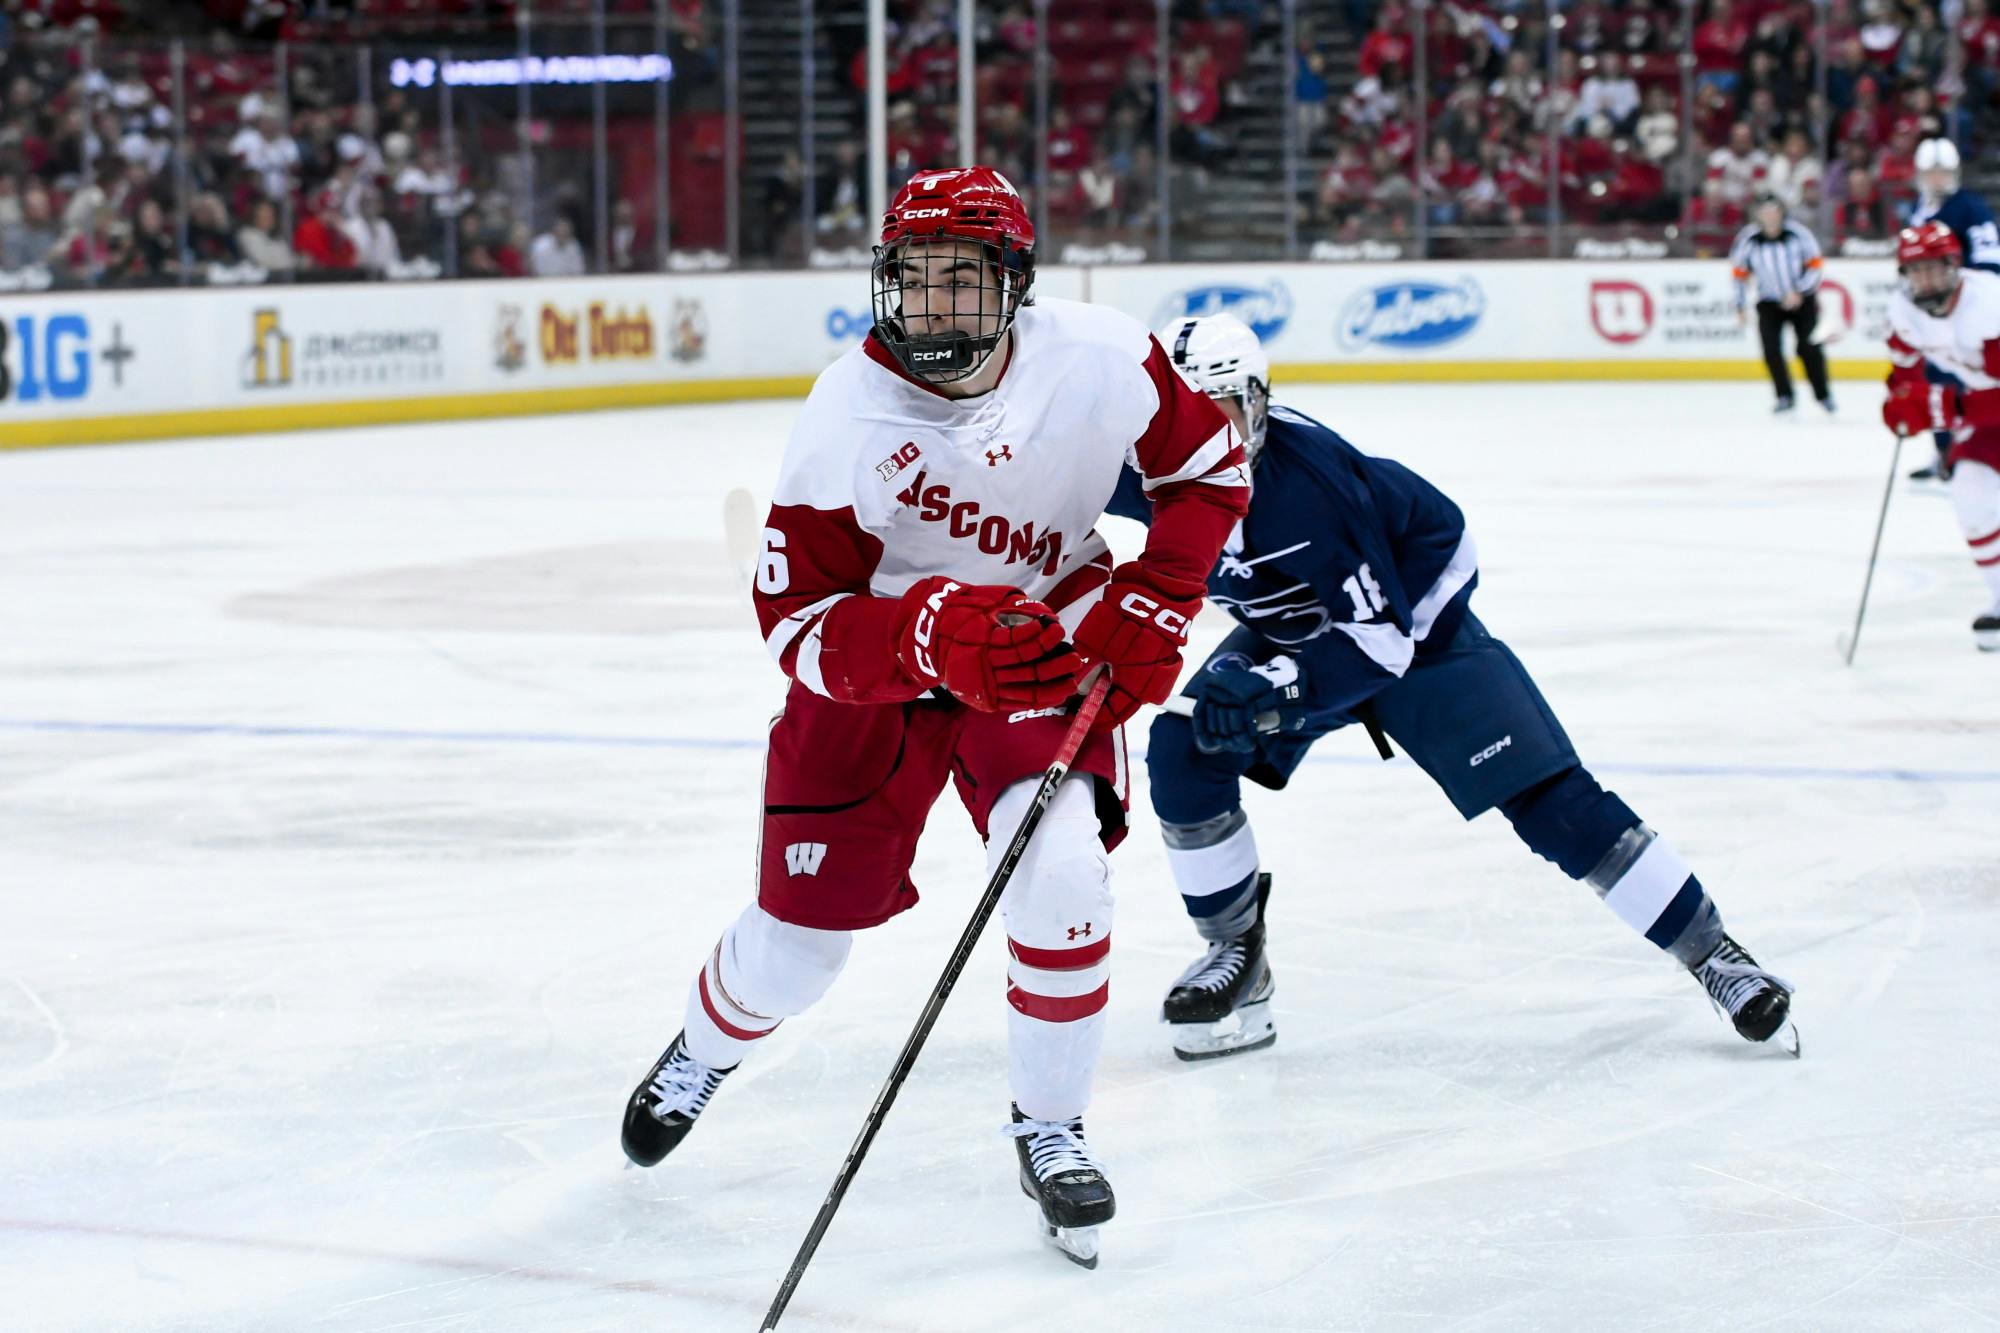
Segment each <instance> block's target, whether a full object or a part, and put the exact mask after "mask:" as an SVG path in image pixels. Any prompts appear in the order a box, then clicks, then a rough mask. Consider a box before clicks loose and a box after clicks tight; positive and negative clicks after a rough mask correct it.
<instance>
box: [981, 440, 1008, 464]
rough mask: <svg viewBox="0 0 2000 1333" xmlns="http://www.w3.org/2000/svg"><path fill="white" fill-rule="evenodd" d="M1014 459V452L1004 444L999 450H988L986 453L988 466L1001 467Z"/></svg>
mask: <svg viewBox="0 0 2000 1333" xmlns="http://www.w3.org/2000/svg"><path fill="white" fill-rule="evenodd" d="M1013 457H1014V451H1013V450H1012V449H1010V448H1008V447H1007V446H1006V445H1004V444H1003V445H1001V446H1000V447H999V448H998V449H988V450H987V451H986V466H988V467H999V466H1000V465H1001V464H1002V463H1005V462H1008V461H1010V460H1012V458H1013Z"/></svg>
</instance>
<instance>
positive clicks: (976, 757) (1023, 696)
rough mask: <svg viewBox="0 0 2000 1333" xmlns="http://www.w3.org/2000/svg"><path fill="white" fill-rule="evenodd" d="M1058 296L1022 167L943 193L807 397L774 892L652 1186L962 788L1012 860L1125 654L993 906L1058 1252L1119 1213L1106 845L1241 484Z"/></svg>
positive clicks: (659, 1113) (752, 916)
mask: <svg viewBox="0 0 2000 1333" xmlns="http://www.w3.org/2000/svg"><path fill="white" fill-rule="evenodd" d="M1033 283H1034V228H1033V226H1032V224H1031V223H1030V221H1029V219H1028V214H1027V211H1026V209H1025V208H1024V207H1023V206H1022V203H1021V200H1020V197H1019V196H1018V195H1017V194H1016V193H1015V191H1014V189H1013V187H1012V186H1011V185H1010V184H1008V182H1007V181H1006V179H1005V178H1004V177H1002V176H1001V175H1000V174H999V173H998V172H995V171H992V170H989V169H987V168H983V167H971V168H964V169H959V170H952V171H937V172H925V173H920V174H919V175H917V176H916V177H914V178H913V179H912V180H911V182H910V183H909V184H908V185H907V186H905V187H904V188H903V190H902V191H901V192H899V194H898V195H897V197H896V199H895V202H894V203H893V205H892V206H891V208H890V211H889V214H888V216H887V217H886V218H885V219H884V223H883V229H882V238H881V245H880V246H879V247H878V249H877V251H876V261H875V267H874V273H873V284H874V313H875V324H874V327H873V329H872V331H871V332H870V333H869V335H868V337H867V338H866V340H865V341H864V342H863V344H862V345H861V346H860V347H858V348H856V349H855V350H854V351H852V352H849V353H848V354H847V355H846V356H843V357H842V358H841V359H840V360H838V361H836V362H835V363H834V364H833V365H832V366H830V367H829V368H828V369H827V370H826V371H825V373H823V374H822V375H821V376H820V377H819V380H818V382H817V383H815V385H814V386H813V390H812V394H811V396H810V397H809V398H808V399H807V400H806V405H805V409H804V411H803V412H802V413H801V414H800V418H799V423H798V426H797V427H796V429H795V430H794V431H793V434H792V438H791V442H790V444H789V445H788V447H787V449H786V452H785V459H784V463H783V465H782V471H781V473H780V476H779V479H778V483H777V487H776V494H775V497H774V500H773V503H772V506H771V511H770V515H769V517H768V518H767V519H766V524H765V528H764V533H763V550H762V553H761V556H760V559H759V566H758V572H757V578H756V586H755V594H754V600H755V603H756V608H757V615H758V620H759V623H760V625H761V626H762V629H763V632H764V638H765V643H766V645H767V646H768V648H769V649H770V652H771V655H772V656H773V657H774V658H775V659H776V660H777V662H778V665H779V666H780V667H781V668H782V669H783V670H784V672H785V673H786V674H787V675H788V676H790V677H791V679H792V685H791V689H790V692H789V694H788V695H787V697H786V700H785V706H784V711H783V712H782V713H781V714H780V715H779V717H778V718H777V720H776V722H775V723H774V724H773V726H772V730H771V738H770V751H769V758H768V762H767V766H766V772H765V778H764V792H763V801H764V806H763V830H762V847H761V850H760V852H759V865H758V889H757V898H756V901H755V902H753V903H751V904H750V906H749V907H747V908H746V909H745V910H744V912H743V914H742V915H741V916H740V917H738V918H737V920H736V922H735V924H733V925H731V926H730V927H729V929H728V930H726V931H725V932H724V933H723V936H722V938H721V940H720V941H719V942H718V943H717V944H716V945H715V946H714V948H713V950H712V951H711V952H710V953H709V955H708V958H707V961H706V962H705V963H704V964H703V965H702V966H701V967H700V968H699V970H698V971H697V973H696V975H695V977H694V979H693V982H692V983H691V985H690V986H689V989H688V996H687V1003H686V1011H685V1019H684V1021H683V1025H682V1031H681V1033H680V1034H679V1035H678V1036H676V1037H675V1038H674V1039H673V1042H672V1043H671V1044H670V1045H669V1046H668V1048H667V1050H666V1053H665V1054H664V1055H662V1056H661V1057H660V1059H659V1060H658V1061H657V1062H656V1063H655V1064H654V1066H653V1068H652V1069H651V1070H650V1071H649V1072H648V1073H647V1075H646V1077H645V1079H644V1080H643V1081H641V1083H640V1085H639V1087H638V1088H637V1089H636V1090H635V1091H634V1092H633V1094H632V1096H631V1098H630V1100H629V1101H628V1103H627V1107H626V1114H625V1120H624V1128H623V1144H624V1148H625V1152H626V1154H627V1155H628V1156H629V1157H630V1158H631V1159H632V1160H633V1161H634V1162H636V1163H638V1164H639V1165H641V1166H651V1165H653V1164H654V1163H656V1162H658V1161H659V1160H660V1159H661V1158H662V1157H664V1156H665V1155H666V1154H667V1153H668V1152H670V1151H672V1150H673V1149H674V1147H675V1146H676V1145H677V1144H679V1143H680V1141H681V1140H682V1139H683V1138H684V1137H685V1136H686V1134H687V1133H688V1131H689V1129H690V1128H691V1127H692V1126H693V1124H694V1121H695V1119H696V1117H697V1116H699V1115H701V1114H702V1112H703V1110H704V1108H706V1107H707V1105H708V1103H709V1099H710V1098H711V1097H712V1096H713V1095H714V1094H715V1092H716V1089H717V1088H718V1087H719V1086H720V1084H721V1082H722V1080H723V1078H724V1076H725V1075H727V1074H728V1073H729V1071H730V1070H732V1069H734V1068H735V1067H736V1065H737V1063H738V1062H739V1061H741V1060H742V1059H743V1058H744V1057H745V1056H747V1055H749V1054H750V1053H751V1052H752V1051H754V1050H755V1049H756V1047H757V1044H758V1043H759V1042H760V1041H761V1040H762V1039H763V1038H764V1037H766V1036H768V1035H769V1034H770V1032H771V1031H772V1030H773V1029H774V1028H776V1027H777V1026H778V1024H779V1023H781V1022H782V1021H783V1020H785V1019H786V1018H789V1017H792V1016H794V1015H797V1014H800V1013H803V1012H804V1011H805V1010H806V1009H807V1008H808V1007H810V1006H811V1005H812V1004H813V1003H814V1002H815V1001H816V1000H818V999H819V997H820V996H821V995H822V994H823V993H824V992H825V991H826V989H827V987H828V986H829V985H831V984H832V982H833V979H834V977H835V976H836V975H837V974H838V973H839V972H840V970H841V967H842V965H843V964H844V963H845V962H846V960H847V956H848V948H849V944H850V941H851V938H852V933H853V932H854V931H856V930H862V929H866V928H868V927H870V926H875V925H879V924H881V923H882V922H884V921H887V920H888V919H889V918H890V917H892V916H894V915H896V914H897V913H898V912H902V911H904V910H906V909H907V908H909V907H911V906H913V905H914V904H915V903H916V901H917V890H916V886H915V885H914V884H913V883H912V882H911V880H910V865H911V861H912V858H913V857H914V856H915V854H916V846H917V837H918V835H919V834H920V833H921V832H922V830H923V827H924V821H925V817H926V816H927V814H928V813H929V811H930V808H931V806H932V804H933V802H935V801H936V799H937V797H938V795H939V793H940V792H941V791H942V789H943V787H944V785H945V784H946V782H951V783H953V784H954V785H955V787H956V788H957V791H958V795H959V799H960V800H961V801H962V802H963V803H964V805H965V807H966V810H967V812H968V813H969V814H970V815H971V816H972V821H973V824H974V826H975V827H976V828H977V829H978V831H979V832H980V834H981V835H982V836H983V837H987V838H988V857H989V860H991V859H993V858H997V857H998V856H999V855H1000V854H1001V853H1002V852H1003V851H1004V850H1005V847H1006V844H1007V841H1008V836H1007V835H1008V834H1009V833H1010V832H1011V831H1012V830H1013V829H1014V828H1015V827H1016V826H1018V824H1019V823H1020V821H1021V819H1022V816H1023V815H1024V814H1025V812H1026V810H1027V806H1028V802H1029V800H1030V798H1031V797H1032V796H1033V794H1034V791H1035V788H1036V786H1037V785H1038V780H1039V779H1040V777H1041V775H1042V773H1043V771H1044V770H1045V769H1046V768H1047V766H1048V764H1049V761H1050V758H1051V757H1052V756H1053V754H1054V753H1055V751H1056V749H1057V746H1058V744H1059V743H1060V742H1061V740H1062V739H1063V736H1064V734H1065V732H1066V731H1067V728H1068V723H1067V721H1066V719H1065V718H1064V717H1063V712H1064V707H1063V705H1064V704H1065V702H1066V701H1067V700H1068V698H1069V697H1070V696H1071V695H1072V694H1074V693H1075V691H1076V688H1077V683H1078V681H1079V679H1080V678H1081V676H1082V675H1083V673H1084V672H1085V671H1086V670H1087V669H1088V668H1089V667H1090V665H1091V664H1093V663H1099V662H1102V663H1107V664H1109V666H1110V667H1111V671H1112V689H1111V693H1110V695H1109V697H1108V699H1107V700H1106V703H1105V705H1104V710H1103V713H1102V714H1101V715H1100V719H1099V726H1100V728H1101V729H1100V730H1099V731H1097V732H1096V733H1095V734H1094V735H1093V736H1092V737H1091V738H1090V740H1089V741H1088V742H1087V743H1086V744H1085V746H1084V748H1083V749H1082V751H1081V752H1080V753H1079V755H1078V756H1077V759H1076V762H1075V763H1074V765H1072V767H1071V770H1070V774H1071V775H1070V777H1069V779H1068V780H1067V781H1065V782H1064V784H1063V785H1062V787H1061V788H1060V789H1059V790H1058V793H1057V795H1056V796H1055V798H1054V800H1053V801H1052V802H1051V804H1050V806H1049V808H1048V810H1047V813H1046V815H1045V817H1044V818H1043V821H1042V823H1041V825H1040V827H1039V829H1038V830H1037V832H1036V834H1035V836H1034V839H1033V841H1032V843H1031V844H1030V845H1029V848H1028V851H1027V852H1026V854H1025V856H1024V857H1023V858H1022V860H1021V861H1020V863H1019V865H1018V868H1017V869H1016V871H1015V873H1014V875H1013V878H1012V879H1011V880H1010V881H1009V883H1008V886H1007V889H1006V892H1005V894H1004V895H1003V896H1002V898H1001V902H1000V913H1001V917H1002V920H1003V921H1004V923H1005V928H1006V934H1007V949H1008V954H1009V962H1008V969H1007V990H1006V1002H1007V1004H1008V1006H1009V1009H1008V1013H1007V1024H1008V1045H1009V1051H1010V1071H1009V1074H1010V1083H1011V1085H1012V1090H1013V1095H1014V1103H1015V1105H1014V1109H1013V1111H1012V1124H1011V1125H1010V1132H1011V1133H1012V1134H1013V1136H1014V1137H1015V1141H1016V1146H1017V1154H1018V1169H1019V1172H1020V1181H1021V1187H1022V1189H1023V1190H1024V1191H1025V1192H1027V1193H1028V1194H1029V1195H1030V1196H1031V1197H1032V1198H1034V1199H1035V1201H1036V1202H1037V1204H1038V1205H1039V1207H1040V1208H1041V1211H1042V1217H1043V1221H1044V1226H1045V1231H1046V1233H1047V1234H1048V1235H1049V1238H1050V1239H1051V1240H1053V1241H1054V1242H1055V1243H1056V1244H1057V1245H1058V1246H1059V1247H1060V1248H1061V1249H1063V1251H1064V1252H1065V1254H1067V1255H1068V1256H1069V1257H1071V1258H1072V1259H1075V1260H1076V1261H1078V1262H1081V1263H1085V1264H1086V1265H1094V1263H1095V1254H1096V1238H1095V1232H1094V1229H1095V1227H1097V1226H1098V1225H1099V1224H1100V1223H1102V1222H1105V1221H1107V1220H1109V1219H1110V1217H1111V1216H1112V1214H1113V1211H1114V1208H1115V1202H1114V1198H1113V1195H1112V1191H1111V1186H1110V1184H1109V1182H1108V1181H1107V1179H1106V1178H1105V1173H1104V1169H1103V1166H1102V1164H1101V1163H1100V1162H1099V1160H1098V1158H1097V1156H1096V1154H1095V1152H1094V1150H1093V1149H1092V1148H1091V1146H1090V1145H1089V1144H1088V1142H1087V1141H1086V1140H1085V1137H1084V1130H1083V1118H1082V1117H1083V1113H1084V1109H1085V1106H1086V1104H1087V1102H1088V1100H1089V1095H1090V1087H1091V1081H1092V1078H1093V1076H1094V1074H1095V1071H1096V1067H1097V1060H1098V1049H1099V1045H1100V1043H1101V1041H1102V1037H1103V1028H1104V1013H1103V1011H1104V1006H1105V1002H1106V999H1107V997H1108V994H1109V974H1110V945H1111V925H1112V898H1111V891H1110V866H1109V862H1108V859H1107V853H1108V852H1109V850H1110V849H1111V848H1112V847H1113V846H1115V845H1116V843H1117V841H1118V839H1119V838H1120V837H1121V836H1122V835H1123V833H1124V829H1125V816H1124V802H1125V797H1126V785H1127V784H1126V767H1125V749H1124V737H1123V732H1122V729H1121V727H1120V724H1122V723H1123V722H1125V721H1126V720H1127V719H1129V718H1130V717H1131V716H1132V715H1133V714H1134V713H1135V712H1136V711H1137V710H1138V709H1139V708H1140V707H1141V706H1142V705H1144V704H1157V703H1160V702H1163V701H1164V700H1165V699H1166V698H1167V697H1168V695H1169V694H1170V693H1171V692H1172V690H1173V686H1174V682H1175V680H1176V679H1177V677H1178V675H1179V672H1180V664H1181V658H1180V654H1181V648H1182V646H1183V645H1184V644H1185V642H1186V639H1187V630H1188V623H1189V621H1191V620H1192V619H1193V617H1194V615H1195V613H1196V612H1197V611H1198V610H1199V608H1200V605H1201V598H1202V592H1203V588H1204V579H1205V578H1206V575H1207V573H1208V570H1209V568H1210V566H1212V565H1213V564H1214V563H1215V559H1216V556H1217V554H1218V553H1219V552H1220V551H1221V549H1222V542H1223V539H1224V537H1225V536H1227V534H1228V533H1229V530H1230V529H1231V528H1232V527H1233V526H1234V525H1235V523H1236V521H1237V520H1238V519H1239V518H1240V517H1241V516H1242V514H1243V513H1244V511H1245V509H1246V507H1247V504H1248V489H1247V483H1248V471H1247V467H1246V464H1245V460H1244V456H1243V450H1242V448H1241V446H1240V444H1239V443H1238V441H1237V439H1236V437H1235V434H1234V433H1233V432H1232V431H1231V430H1230V428H1229V426H1228V424H1227V422H1226V420H1225V418H1224V416H1223V414H1222V413H1221V412H1220V411H1218V410H1217V408H1216V406H1215V405H1214V404H1213V403H1211V402H1210V401H1209V400H1208V399H1207V398H1206V397H1204V396H1203V395H1201V394H1200V393H1198V392H1196V391H1195V390H1193V389H1192V388H1191V387H1190V386H1189V385H1187V384H1186V383H1185V382H1184V381H1183V380H1182V379H1181V378H1180V376H1179V375H1178V374H1176V373H1175V371H1174V369H1173V367H1172V366H1171V364H1170V363H1169V361H1168V359H1167V356H1166V353H1165V352H1164V351H1163V350H1162V349H1161V347H1160V345H1159V344H1158V343H1157V342H1155V341H1154V340H1153V338H1152V336H1151V335H1150V334H1149V333H1148V332H1147V330H1146V329H1145V328H1144V326H1142V325H1140V324H1139V323H1137V322H1136V321H1134V320H1132V319H1131V318H1129V317H1127V316H1125V315H1122V314H1119V313H1117V312H1115V311H1111V310H1107V309H1104V308H1101V307H1096V306H1087V305H1082V304H1078V303H1074V302H1068V301H1048V302H1041V303H1036V302H1035V301H1034V299H1033V296H1034V292H1033ZM1128 467H1129V468H1131V469H1132V470H1133V471H1135V472H1136V473H1137V474H1138V475H1139V476H1140V477H1141V478H1143V486H1144V490H1145V493H1146V495H1147V497H1148V499H1149V501H1150V503H1151V505H1152V511H1153V527H1152V532H1151V535H1150V538H1149V539H1148V541H1147V543H1146V547H1145V550H1144V552H1143V553H1142V554H1141V555H1140V556H1139V558H1138V559H1136V560H1133V561H1130V562H1127V563H1125V564H1123V565H1118V566H1117V567H1116V568H1114V567H1113V562H1112V559H1111V556H1110V553H1109V548H1108V547H1107V546H1106V545H1105V543H1104V540H1103V539H1102V538H1101V537H1099V536H1098V534H1097V532H1096V523H1097V521H1098V519H1099V518H1100V517H1101V516H1102V515H1103V513H1104V511H1105V506H1106V504H1107V503H1108V502H1109V501H1110V499H1111V494H1112V491H1113V489H1114V488H1115V487H1116V486H1117V485H1118V482H1119V478H1120V476H1121V475H1122V474H1124V473H1125V471H1126V470H1127V468H1128ZM994 833H997V834H998V835H999V836H997V837H993V836H991V835H992V834H994ZM991 868H992V867H991V866H990V865H989V867H988V869H989V873H990V871H991ZM829 1128H830V1129H832V1128H833V1127H832V1126H829Z"/></svg>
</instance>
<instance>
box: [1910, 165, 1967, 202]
mask: <svg viewBox="0 0 2000 1333" xmlns="http://www.w3.org/2000/svg"><path fill="white" fill-rule="evenodd" d="M1917 188H1918V189H1919V190H1922V191H1923V192H1924V193H1925V194H1927V195H1929V196H1930V197H1931V198H1933V199H1943V198H1946V197H1948V196H1949V195H1951V194H1953V193H1955V192H1956V191H1957V189H1958V173H1957V172H1956V171H1951V170H1948V169H1945V168H1941V167H1932V168H1931V169H1930V170H1928V171H1919V172H1918V173H1917Z"/></svg>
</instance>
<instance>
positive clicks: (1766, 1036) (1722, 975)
mask: <svg viewBox="0 0 2000 1333" xmlns="http://www.w3.org/2000/svg"><path fill="white" fill-rule="evenodd" d="M1689 971H1691V972H1693V973H1694V976H1695V980H1697V981H1699V982H1700V983H1701V985H1702V989H1703V990H1706V991H1707V992H1708V998H1709V1000H1710V1001H1711V1002H1712V1003H1713V1004H1714V1005H1715V1008H1716V1012H1717V1013H1719V1014H1721V1015H1722V1016H1723V1017H1725V1018H1727V1019H1728V1020H1729V1021H1730V1023H1731V1025H1732V1026H1734V1027H1735V1029H1736V1031H1737V1033H1738V1034H1739V1035H1740V1036H1742V1037H1743V1039H1744V1040H1745V1041H1758V1042H1763V1041H1771V1040H1773V1039H1774V1038H1775V1039H1776V1041H1777V1045H1778V1046H1779V1048H1780V1049H1782V1050H1784V1051H1785V1052H1787V1053H1788V1054H1790V1055H1791V1056H1792V1057H1793V1058H1794V1059H1796V1058H1797V1057H1798V1054H1799V1030H1798V1028H1797V1027H1796V1026H1794V1025H1793V1023H1792V1022H1791V1013H1792V989H1793V987H1792V983H1791V982H1789V981H1786V980H1784V979H1783V978H1782V977H1776V976H1773V975H1772V974H1771V973H1769V972H1766V971H1765V970H1764V969H1763V968H1761V967H1759V966H1757V960H1756V959H1754V958H1752V957H1751V956H1750V954H1749V951H1748V950H1746V949H1745V948H1744V947H1743V946H1742V945H1740V944H1738V943H1737V942H1736V941H1735V940H1733V939H1731V938H1729V936H1727V935H1724V936H1723V937H1722V943H1720V944H1718V945H1716V946H1715V950H1714V952H1713V953H1711V954H1709V956H1708V957H1707V958H1705V959H1703V960H1702V961H1701V962H1700V963H1698V964H1696V965H1695V966H1694V967H1692V968H1690V969H1689Z"/></svg>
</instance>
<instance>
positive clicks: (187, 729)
mask: <svg viewBox="0 0 2000 1333" xmlns="http://www.w3.org/2000/svg"><path fill="white" fill-rule="evenodd" d="M0 731H39V732H76V733H102V734H113V735H138V736H244V737H253V738H258V739H277V738H285V737H299V738H305V739H312V740H349V741H387V742H392V743H420V742H430V743H443V744H449V745H567V746H581V747H586V748H587V747H608V748H614V749H626V750H761V749H763V748H764V742H763V741H761V740H744V739H731V738H728V737H707V736H616V735H604V734H601V733H592V732H564V731H438V730H408V729H403V728H396V727H288V726H259V725H252V724H249V723H242V722H115V721H87V720H81V719H74V718H33V717H25V718H15V717H0ZM1138 753H1140V754H1143V753H1144V752H1143V750H1141V751H1138ZM1306 762H1307V763H1309V764H1339V765H1343V766H1347V767H1353V768H1373V767H1375V766H1376V765H1377V764H1379V763H1381V760H1379V759H1376V758H1374V757H1373V756H1371V755H1356V754H1332V753H1316V754H1309V755H1307V756H1306ZM1590 769H1591V771H1592V772H1594V773H1632V774H1637V775H1640V776H1644V777H1661V778H1755V779H1760V780H1764V781H1774V782H1940V783H2000V770H1992V769H1949V768H1818V767H1813V766H1809V765H1791V764H1684V763H1682V764H1677V763H1628V764H1619V763H1611V764H1598V763H1593V764H1591V765H1590Z"/></svg>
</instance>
